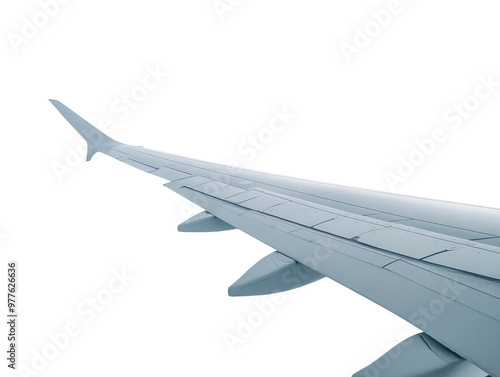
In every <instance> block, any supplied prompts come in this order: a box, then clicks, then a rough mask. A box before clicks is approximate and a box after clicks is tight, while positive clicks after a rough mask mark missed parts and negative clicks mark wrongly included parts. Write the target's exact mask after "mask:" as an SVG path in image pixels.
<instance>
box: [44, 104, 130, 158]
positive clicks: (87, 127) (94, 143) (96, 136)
mask: <svg viewBox="0 0 500 377" xmlns="http://www.w3.org/2000/svg"><path fill="white" fill-rule="evenodd" d="M49 101H50V102H51V103H52V104H53V105H54V107H55V108H56V109H57V110H58V111H59V112H60V113H61V115H62V116H63V117H64V118H66V120H67V121H68V122H69V124H71V126H73V128H74V129H75V130H76V131H77V132H78V133H79V134H80V135H81V136H82V137H83V138H84V139H85V141H86V142H87V161H90V159H91V158H92V157H93V156H94V154H96V153H97V152H101V151H104V150H107V149H109V148H112V147H113V146H116V145H120V143H119V142H117V141H116V140H113V139H111V138H110V137H109V136H107V135H105V134H104V133H102V132H101V131H99V130H98V129H97V128H95V127H94V126H93V125H91V124H90V123H89V122H87V121H86V120H85V119H83V118H82V117H80V116H79V115H78V114H76V113H75V112H74V111H72V110H70V109H69V108H68V107H66V106H65V105H63V104H62V103H61V102H59V101H57V100H54V99H50V100H49Z"/></svg>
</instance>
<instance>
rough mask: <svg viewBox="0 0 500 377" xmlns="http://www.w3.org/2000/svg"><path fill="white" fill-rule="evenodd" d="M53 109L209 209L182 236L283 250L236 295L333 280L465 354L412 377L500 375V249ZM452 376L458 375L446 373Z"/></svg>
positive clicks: (406, 361) (103, 147)
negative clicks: (236, 239)
mask: <svg viewBox="0 0 500 377" xmlns="http://www.w3.org/2000/svg"><path fill="white" fill-rule="evenodd" d="M51 102H52V104H53V105H54V106H55V107H56V108H57V110H59V112H61V114H62V115H63V116H64V117H65V118H66V119H67V120H68V122H69V123H70V124H71V125H72V126H73V127H74V128H75V129H76V131H77V132H78V133H80V135H81V136H82V137H83V138H84V139H85V140H86V141H87V144H88V154H87V159H88V160H90V159H91V158H92V156H93V155H94V154H95V153H96V152H102V153H104V154H107V155H109V156H110V157H113V158H116V159H117V160H119V161H121V162H124V163H126V164H128V165H131V166H133V167H135V168H138V169H140V170H143V171H145V172H148V173H151V174H154V175H157V176H159V177H162V178H164V179H167V180H169V181H170V183H168V184H166V185H165V186H166V187H168V188H170V189H172V190H173V191H175V192H177V193H179V194H180V195H182V196H184V197H186V198H187V199H189V200H191V201H193V202H194V203H195V204H197V205H199V206H200V207H202V208H203V209H205V211H206V212H203V213H201V214H200V215H197V216H196V217H194V218H192V219H190V220H188V221H186V222H185V223H183V224H181V225H180V226H179V230H181V231H219V230H229V229H233V228H237V229H240V230H242V231H243V232H245V233H247V234H249V235H251V236H252V237H254V238H256V239H259V240H260V241H262V242H264V243H266V244H268V245H270V246H272V247H273V248H275V249H276V250H277V252H275V253H272V254H271V255H270V256H268V257H266V258H264V259H263V260H261V261H260V262H258V263H257V264H256V265H255V266H254V267H252V268H251V269H250V270H249V271H248V272H247V273H245V274H244V275H243V276H242V277H241V278H240V279H239V280H238V281H237V282H236V283H235V284H233V286H231V287H230V289H229V293H230V294H231V295H252V294H267V293H272V292H276V291H283V290H288V289H293V288H297V287H299V286H302V285H305V284H308V283H311V282H314V281H316V280H318V279H320V278H322V277H325V276H326V277H329V278H331V279H333V280H335V281H337V282H339V283H341V284H343V285H345V286H346V287H348V288H350V289H352V290H354V291H355V292H357V293H359V294H361V295H363V296H364V297H366V298H368V299H370V300H372V301H374V302H376V303H377V304H379V305H381V306H383V307H384V308H386V309H388V310H390V311H392V312H393V313H395V314H397V315H399V316H400V317H402V318H403V319H405V320H407V321H408V322H410V323H412V324H414V325H415V326H416V327H418V328H420V329H421V330H422V331H423V332H424V333H425V334H428V335H425V334H424V335H425V336H429V337H432V338H430V339H433V341H434V342H436V344H438V345H440V346H442V347H443V349H446V350H449V352H451V353H453V354H455V355H456V356H455V358H452V359H450V360H452V361H450V362H449V363H448V361H446V363H445V364H443V363H434V361H435V360H434V355H430V356H429V355H427V356H426V357H424V358H423V359H422V360H421V361H422V363H424V364H427V365H428V366H429V368H430V369H429V368H427V369H425V368H424V369H422V372H418V373H419V374H408V376H410V375H414V376H428V375H429V376H430V375H431V374H425V373H427V372H429V370H431V372H433V373H434V374H432V375H434V376H438V375H442V376H457V377H458V376H461V374H459V373H463V370H467V371H469V372H470V371H471V370H472V369H474V368H475V367H474V366H473V365H472V364H474V365H477V366H478V367H480V368H481V369H482V370H484V371H487V372H488V373H490V374H491V375H492V376H494V377H500V358H498V353H499V348H500V340H499V339H500V286H499V283H498V281H499V279H500V272H499V271H500V249H499V248H498V247H496V246H494V245H488V244H484V243H481V242H474V241H471V240H468V239H463V238H459V237H456V236H450V235H448V234H442V233H436V232H433V231H429V230H426V229H420V228H415V227H412V226H409V225H406V224H397V223H394V222H391V221H387V220H389V219H387V218H385V219H380V218H375V217H370V216H368V215H363V214H360V213H358V211H357V210H353V212H351V211H350V210H351V207H348V208H344V209H339V208H332V207H331V206H329V205H325V204H327V203H324V202H322V203H323V204H321V203H319V202H318V201H310V200H305V199H304V198H306V197H303V198H300V197H298V196H300V195H297V196H289V195H287V194H286V191H284V190H283V189H282V188H280V187H279V185H276V186H273V185H270V184H266V185H259V182H258V180H259V175H258V173H254V172H249V171H242V172H238V171H230V170H228V169H227V168H225V167H223V166H221V165H216V164H210V163H206V162H202V161H197V160H193V159H187V158H183V157H179V156H174V155H170V154H165V153H160V152H155V151H151V150H148V149H145V148H141V147H134V146H129V145H126V144H122V143H119V142H117V141H115V140H113V139H111V138H109V137H108V136H106V135H105V134H103V133H102V132H101V131H99V130H97V129H96V128H95V127H93V126H92V125H91V124H90V123H88V122H86V121H85V120H84V119H82V118H81V117H79V116H78V115H77V114H75V113H74V112H73V111H71V110H70V109H68V108H67V107H66V106H64V105H63V104H62V103H60V102H58V101H55V100H51ZM253 179H255V180H253ZM273 179H274V181H273V182H278V181H279V179H280V178H273ZM493 236H495V235H493ZM291 278H293V279H291ZM291 281H294V282H295V283H294V284H291V283H290V282H291ZM287 282H288V283H287ZM436 308H437V309H436ZM429 309H430V310H432V309H435V310H438V309H439V311H440V313H439V315H435V316H433V319H432V320H430V319H429V317H427V316H425V315H423V314H422V311H425V310H429ZM441 309H442V312H441ZM420 339H425V338H420ZM417 343H418V342H417ZM428 343H429V342H427V343H426V344H428ZM422 349H423V348H422V347H414V348H408V350H407V352H405V353H404V355H403V356H401V358H399V357H398V362H392V363H391V367H389V368H387V369H385V370H383V371H379V372H380V374H378V376H380V377H383V376H386V377H390V376H393V375H395V374H394V372H395V371H401V370H403V369H404V368H413V367H412V365H414V364H415V360H414V359H412V358H411V357H408V355H409V354H413V355H419V354H421V350H422ZM436 349H437V348H436V347H435V349H434V350H433V351H436ZM424 354H425V352H424ZM437 354H438V357H441V356H442V354H440V352H438V353H437ZM427 359H429V360H427ZM432 360H434V361H432ZM469 362H470V363H472V364H470V365H469V364H468V363H469ZM412 363H413V364H412ZM448 364H450V365H448ZM451 364H452V365H451ZM433 366H435V369H432V368H434V367H433ZM367 370H368V369H367ZM445 370H446V371H447V373H448V374H442V373H444V372H443V371H445ZM425 371H427V372H425ZM361 372H363V371H360V372H359V373H361ZM414 372H416V371H415V370H414ZM424 372H425V373H424ZM475 372H478V370H475ZM359 373H358V374H356V376H358V375H360V374H359ZM363 373H366V370H365V371H364V372H363ZM391 373H392V374H391ZM398 373H399V372H398ZM479 373H482V372H481V371H479ZM400 375H401V376H402V375H403V374H401V373H400ZM471 375H472V374H471ZM477 375H478V376H479V375H480V374H477ZM483 375H486V373H484V374H483Z"/></svg>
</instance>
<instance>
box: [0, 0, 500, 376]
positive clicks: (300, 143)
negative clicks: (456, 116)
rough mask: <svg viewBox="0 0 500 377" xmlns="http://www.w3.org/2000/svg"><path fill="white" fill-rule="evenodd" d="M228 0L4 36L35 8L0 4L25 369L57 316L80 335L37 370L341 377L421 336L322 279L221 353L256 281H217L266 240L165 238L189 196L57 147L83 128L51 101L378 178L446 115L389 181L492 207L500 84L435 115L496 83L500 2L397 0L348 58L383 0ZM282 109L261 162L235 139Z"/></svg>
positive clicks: (244, 161) (6, 213)
mask: <svg viewBox="0 0 500 377" xmlns="http://www.w3.org/2000/svg"><path fill="white" fill-rule="evenodd" d="M220 3H222V4H229V5H227V7H229V8H227V9H230V10H227V11H225V12H224V13H223V14H221V10H220V9H219V13H218V12H217V10H216V9H215V8H214V4H213V3H212V2H211V0H205V1H189V2H188V1H183V2H181V1H175V2H174V1H168V2H167V1H164V2H157V1H140V2H139V1H136V2H131V1H129V2H124V1H105V2H103V1H89V0H87V1H77V0H73V1H70V2H68V3H67V4H64V5H59V9H57V10H56V11H53V14H52V16H51V17H49V18H48V19H47V22H46V25H45V26H40V27H39V28H38V32H37V34H36V35H32V36H30V38H26V40H24V42H26V43H22V44H21V45H19V46H18V48H17V49H16V48H15V43H12V38H14V37H13V34H16V35H18V36H21V37H22V36H23V34H22V33H23V25H25V23H26V20H25V19H24V17H26V18H27V19H28V20H33V18H34V17H35V18H36V17H39V20H38V21H37V22H38V23H39V24H40V23H41V25H43V23H44V19H43V15H40V14H39V13H37V12H40V11H41V9H42V8H41V6H40V4H39V3H38V2H36V1H22V2H21V1H18V2H11V3H10V4H6V3H4V4H3V5H2V9H1V11H0V18H1V19H0V25H2V33H3V35H4V38H3V39H2V41H3V42H2V44H1V46H0V48H1V50H2V59H1V61H0V64H1V66H2V69H1V70H0V77H1V103H2V106H1V109H2V110H1V111H0V122H1V124H2V126H1V127H2V128H1V129H2V134H1V138H0V161H1V177H2V185H1V196H0V211H1V217H0V234H1V235H2V236H1V238H2V244H1V245H0V248H1V268H0V270H1V272H0V276H1V277H2V278H1V280H0V281H1V282H2V283H1V285H2V288H1V289H2V290H1V291H2V292H5V286H6V283H5V276H6V269H7V266H6V261H7V260H11V259H15V260H17V261H18V262H19V264H20V268H19V279H20V283H19V300H20V303H19V312H20V315H21V317H20V328H19V330H20V343H19V350H18V351H19V362H20V363H21V364H22V365H24V366H26V367H29V368H32V367H33V365H32V363H33V360H34V355H36V354H37V352H40V353H43V352H44V350H45V351H47V350H48V349H50V347H51V346H50V344H51V343H53V342H52V341H51V338H50V335H51V334H58V333H60V332H62V331H64V328H65V326H66V325H67V324H68V323H75V324H76V325H77V326H78V328H79V330H80V333H79V335H77V336H75V337H72V338H71V339H70V341H69V344H65V346H64V349H62V350H58V351H57V355H56V356H55V357H54V358H53V359H52V360H50V361H48V362H47V364H46V365H43V366H42V367H40V364H38V367H39V371H37V372H36V374H31V375H47V376H68V375H70V376H74V377H76V376H88V375H97V376H107V375H121V376H136V375H155V376H156V375H175V376H194V375H200V374H203V375H206V374H208V373H210V374H216V375H218V376H235V375H238V376H256V375H259V376H272V375H281V374H286V375H289V376H302V375H306V374H307V375H315V376H350V375H352V374H353V373H354V372H356V371H358V370H359V369H361V368H363V367H364V366H366V365H367V364H368V363H369V362H371V361H372V360H374V359H375V358H377V357H378V356H380V355H381V354H382V353H384V351H386V350H387V348H388V347H389V346H390V345H393V344H395V343H397V342H398V340H401V339H402V338H404V337H406V336H409V335H411V334H413V333H415V332H416V330H415V329H414V328H413V327H412V326H410V325H408V324H406V323H405V322H404V321H403V320H401V319H399V318H397V317H395V316H394V315H392V314H391V313H389V312H387V311H385V310H383V309H381V308H379V307H377V306H376V305H375V304H372V303H371V302H369V301H368V300H366V299H364V298H362V297H360V296H358V295H356V294H355V293H353V292H350V291H349V290H347V289H345V288H343V287H341V286H339V285H338V284H336V283H334V282H332V281H327V280H326V279H325V280H322V281H320V282H318V283H316V284H312V285H310V286H307V287H304V288H302V289H299V290H296V291H293V292H289V293H287V294H286V295H284V296H283V297H281V301H280V302H279V303H278V304H275V305H274V306H273V307H272V310H273V313H272V314H271V315H270V316H268V317H266V318H265V320H264V321H263V323H262V324H261V325H260V326H257V327H255V328H254V330H253V333H252V334H251V336H249V337H248V338H247V339H245V340H244V341H243V343H242V344H238V345H236V346H235V347H234V349H233V352H230V348H229V347H228V346H227V344H226V342H225V341H224V334H228V333H231V334H236V330H237V327H238V324H239V323H240V319H242V320H245V321H246V320H247V319H248V317H249V316H252V315H256V314H255V313H256V310H257V309H256V308H257V306H256V305H259V304H260V305H264V304H268V300H269V297H261V298H255V297H250V298H229V297H228V296H227V287H228V286H229V285H230V284H232V283H233V282H234V281H235V280H236V279H237V278H239V276H240V275H241V274H243V273H244V272H245V271H246V270H247V269H248V268H249V267H250V266H252V265H253V264H254V263H255V262H257V261H258V260H259V259H260V258H262V257H263V256H265V255H266V254H268V253H269V252H270V251H272V250H270V249H269V248H268V247H267V246H265V245H263V244H260V243H259V242H257V241H255V240H253V239H251V238H250V237H248V236H246V235H244V234H243V233H241V232H239V231H231V232H223V233H213V234H181V233H178V232H177V231H176V227H177V224H178V223H180V222H181V221H183V220H185V219H186V218H187V217H188V216H189V215H192V214H195V213H196V210H195V208H194V207H193V206H192V205H190V204H189V203H188V202H186V201H185V200H183V199H182V198H180V197H179V196H177V195H176V194H174V193H173V192H171V191H169V190H168V189H166V188H164V187H163V186H162V183H164V182H163V181H162V180H161V179H159V178H157V177H154V176H149V175H147V174H144V173H142V172H140V171H137V170H135V169H133V168H131V167H129V166H127V165H122V164H120V163H119V162H117V161H115V160H113V159H110V158H108V157H107V156H104V155H96V156H95V158H94V159H93V160H92V162H90V163H85V164H80V163H79V161H75V156H71V157H69V155H68V153H70V152H68V151H71V150H75V149H76V148H77V146H78V144H79V143H80V142H81V139H80V138H79V136H78V135H77V134H76V133H75V132H74V130H73V129H71V127H70V126H69V125H68V124H67V122H66V121H65V120H64V119H63V118H62V117H61V115H60V114H59V113H58V112H57V111H56V110H55V109H54V108H53V107H52V105H51V104H50V103H49V102H48V101H47V99H48V98H56V99H58V100H60V101H62V102H63V103H65V104H66V105H68V106H69V107H71V108H72V109H73V110H75V111H76V112H77V113H79V114H80V115H82V116H83V117H85V118H86V119H87V120H89V121H90V122H92V123H94V124H96V125H99V123H100V121H101V120H102V119H105V118H108V119H110V120H111V121H112V122H113V129H112V131H111V132H110V134H111V135H112V137H114V138H116V139H118V140H120V141H123V142H126V143H130V144H136V145H143V146H145V147H148V148H152V149H156V150H161V151H166V152H171V153H175V154H179V155H183V156H188V157H195V158H199V159H202V160H207V161H212V162H218V163H222V164H225V163H227V162H229V161H230V160H237V161H239V162H240V163H241V166H244V167H247V168H251V169H254V170H260V171H267V172H272V173H277V174H282V175H290V176H296V177H301V178H306V179H311V180H317V181H323V182H330V183H337V184H343V185H350V186H358V187H364V188H370V189H376V190H384V191H390V190H391V188H390V187H389V185H388V184H387V181H386V179H385V178H384V174H385V173H386V172H387V171H393V172H395V171H396V169H397V167H398V163H399V162H398V161H399V160H398V158H399V156H403V157H407V156H409V154H410V153H411V152H412V151H413V150H415V148H416V147H415V140H416V139H424V138H427V137H429V136H430V135H431V133H432V132H433V130H435V129H436V128H437V127H442V128H443V129H444V130H446V135H447V141H446V142H445V143H443V144H441V145H438V146H437V147H436V149H435V151H434V152H433V153H432V155H430V156H428V157H427V158H426V159H425V161H424V163H423V164H422V165H421V166H418V167H417V168H416V169H415V171H414V172H413V174H411V175H410V176H409V177H407V178H406V179H405V182H403V183H400V184H398V185H396V187H395V188H394V190H393V191H395V192H398V193H403V194H409V195H416V196H424V197H432V198H438V199H445V200H452V201H459V202H466V203H473V204H479V205H487V206H492V207H500V197H499V195H498V180H497V173H498V169H497V167H498V161H499V158H500V152H499V149H498V147H497V146H498V140H499V136H500V135H499V134H500V133H499V131H498V128H499V127H498V126H499V121H500V111H499V109H500V107H499V105H500V93H496V92H495V93H493V94H492V95H491V97H490V98H488V99H487V100H482V101H480V103H479V105H478V109H477V111H474V112H473V113H472V114H470V116H469V117H468V119H464V121H463V124H462V127H460V129H457V130H452V129H451V128H450V127H449V124H447V123H446V122H444V121H443V114H444V113H445V112H446V111H447V109H449V108H450V106H453V104H454V103H462V102H463V101H464V99H466V98H467V97H468V96H469V95H474V92H475V88H476V87H477V86H478V84H479V81H478V77H483V78H488V77H489V76H490V77H492V78H493V79H496V80H497V81H498V80H500V49H499V48H498V47H499V45H500V43H499V42H500V38H499V37H500V23H499V22H498V14H499V11H500V5H499V4H498V1H494V0H491V1H474V2H472V1H457V0H453V1H452V0H448V1H440V2H433V1H429V0H428V1H424V0H421V1H416V0H414V1H403V0H402V1H401V3H400V5H399V10H401V11H400V12H399V13H398V14H393V16H392V17H391V19H390V20H389V21H388V23H387V25H385V26H384V27H381V30H380V32H379V33H378V35H374V37H372V38H370V43H369V44H368V46H367V47H364V48H361V49H360V50H359V51H358V52H359V53H356V54H354V55H353V56H351V58H352V59H351V61H350V62H349V61H348V59H346V56H345V54H343V52H342V49H341V44H342V43H343V42H345V43H349V44H351V45H354V38H355V36H356V34H357V31H356V30H357V28H360V29H361V30H363V29H364V28H365V27H366V26H367V25H372V24H370V22H371V20H373V19H374V16H373V14H372V13H370V12H372V11H374V10H375V11H377V12H380V11H382V10H386V9H388V4H389V3H388V2H387V1H356V2H350V1H336V2H329V1H309V2H306V1H290V0H287V1H285V0H281V1H272V2H269V1H256V0H246V1H242V2H240V3H237V2H236V1H229V0H228V1H223V2H220ZM219 5H220V4H219ZM24 28H26V27H25V26H24ZM374 30H375V29H374ZM24 31H25V32H26V30H24ZM375 34H376V33H375ZM16 50H18V51H16ZM158 67H159V69H160V70H161V71H163V72H167V71H168V72H169V75H168V77H167V78H163V79H162V80H161V83H159V84H158V85H157V87H156V88H155V89H153V90H149V91H147V92H146V95H145V98H144V101H142V102H140V103H139V104H138V105H137V107H136V108H134V109H133V110H132V111H130V114H128V115H127V116H124V113H120V112H117V111H114V110H113V104H116V101H120V99H121V98H122V97H121V96H122V95H126V94H128V93H130V92H131V91H133V90H136V91H139V90H140V89H137V85H140V84H141V82H142V81H143V79H145V78H146V77H147V75H148V69H157V68H158ZM497 90H498V91H499V92H500V88H497ZM137 93H139V92H137ZM284 107H286V109H287V110H288V111H289V112H290V113H293V114H295V115H296V118H295V119H294V120H293V121H292V122H291V123H290V124H289V125H288V126H287V127H286V129H285V130H284V131H282V132H279V133H275V134H274V138H273V140H272V141H271V142H269V143H264V144H263V148H262V150H261V151H259V152H258V153H257V156H256V157H255V158H252V159H249V158H248V156H249V155H248V154H242V153H241V152H239V151H238V148H239V147H240V148H241V145H242V143H245V142H246V141H247V140H248V138H249V137H251V136H255V135H259V134H260V135H262V132H263V131H262V130H263V129H266V128H267V127H268V126H269V122H270V121H271V119H272V117H273V109H283V108H284ZM266 141H268V140H267V139H266ZM68 159H69V161H70V163H71V164H70V165H72V167H68V169H69V170H71V171H70V172H65V173H64V174H63V175H62V177H60V176H59V177H58V175H57V174H56V173H55V171H54V168H55V167H59V168H60V167H61V165H66V166H68ZM123 268H125V269H126V271H128V274H130V275H133V276H134V279H133V280H132V281H130V282H129V283H128V285H127V286H126V287H125V288H124V289H123V291H122V292H121V293H119V294H115V295H114V296H113V297H112V302H111V303H110V304H109V305H107V306H105V308H104V309H103V310H102V312H99V313H97V315H96V317H95V319H94V320H93V321H92V322H91V323H86V322H85V319H86V317H82V316H81V315H79V314H78V313H77V308H78V307H79V306H81V305H85V302H86V300H87V299H88V298H89V297H95V296H96V295H98V294H103V293H102V290H103V289H106V287H107V285H108V283H109V282H110V280H111V279H112V278H113V272H112V271H113V270H115V271H122V269H123ZM2 297H4V294H2ZM1 306H2V309H1V310H0V311H1V312H2V313H3V312H4V311H5V310H4V309H3V308H4V307H5V303H4V300H2V302H1ZM257 317H258V315H257ZM2 322H4V321H3V320H2ZM6 332H7V328H6V327H3V330H1V331H0V334H4V333H5V334H6ZM0 344H1V349H2V350H3V349H4V348H6V346H7V341H6V337H5V336H4V335H2V336H1V339H0ZM47 347H48V348H47ZM2 354H4V352H3V351H2ZM2 360H3V357H2ZM1 363H2V365H1V366H0V370H1V372H0V374H1V375H4V372H5V370H6V367H5V364H6V361H2V362H1ZM25 375H29V374H25Z"/></svg>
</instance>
